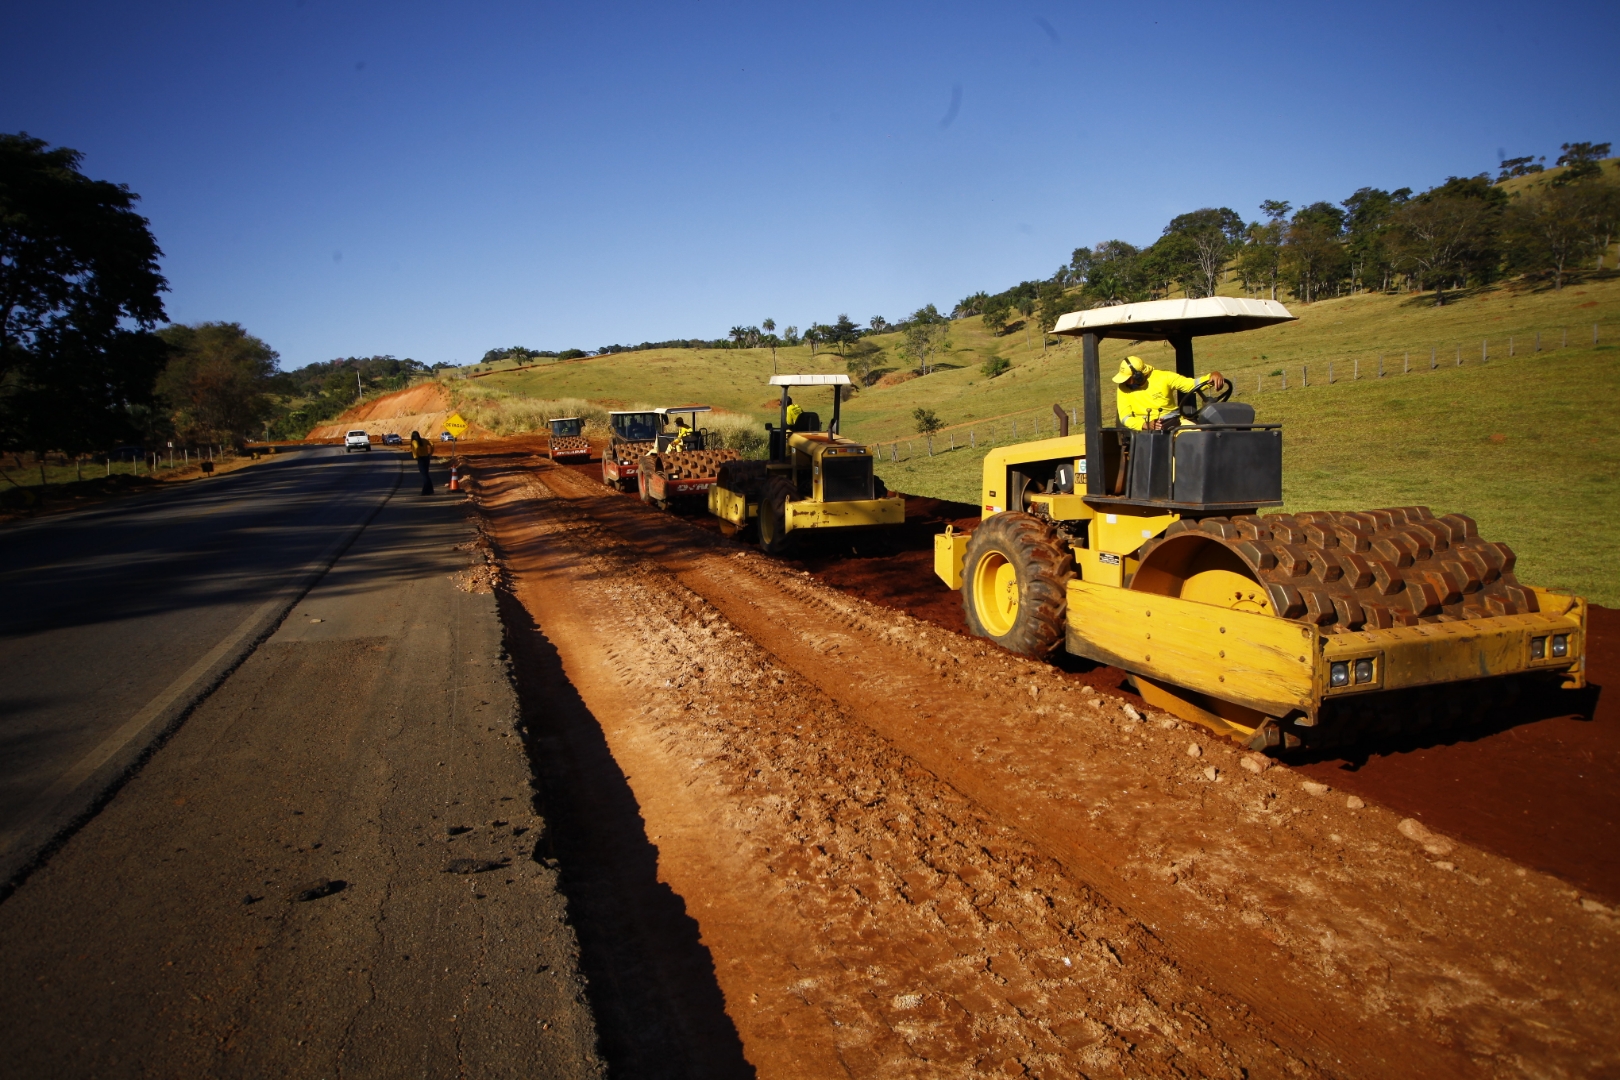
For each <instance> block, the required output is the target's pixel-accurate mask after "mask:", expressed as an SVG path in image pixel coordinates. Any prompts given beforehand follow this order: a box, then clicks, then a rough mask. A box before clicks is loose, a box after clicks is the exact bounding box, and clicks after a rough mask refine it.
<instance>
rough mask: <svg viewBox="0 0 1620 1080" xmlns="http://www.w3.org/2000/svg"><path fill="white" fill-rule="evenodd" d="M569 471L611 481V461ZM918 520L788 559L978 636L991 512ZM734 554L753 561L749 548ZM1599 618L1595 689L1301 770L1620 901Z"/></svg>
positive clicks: (1606, 627)
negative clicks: (940, 563) (941, 560)
mask: <svg viewBox="0 0 1620 1080" xmlns="http://www.w3.org/2000/svg"><path fill="white" fill-rule="evenodd" d="M539 445H540V446H543V445H544V444H543V443H540V444H539ZM523 448H524V449H528V448H529V446H528V445H525V446H524V447H523ZM537 448H538V447H537ZM569 468H570V470H571V471H573V472H575V473H577V474H579V475H581V476H584V477H588V478H591V479H596V480H599V479H600V477H601V465H600V464H599V463H598V462H591V463H589V464H579V465H573V466H569ZM627 498H632V499H633V498H634V496H633V495H631V496H627ZM675 513H676V514H677V515H678V516H680V517H682V518H683V519H684V520H686V521H687V522H688V523H690V524H691V525H694V526H696V527H698V528H701V529H703V530H705V531H710V532H713V533H715V534H716V536H718V535H719V523H718V522H717V521H716V519H714V518H711V517H709V516H708V515H707V514H706V513H703V511H702V507H701V504H694V505H693V506H691V507H686V508H678V509H677V510H676V511H675ZM906 517H907V521H906V525H905V526H904V527H903V528H901V529H897V530H893V531H892V532H891V533H889V534H888V535H886V536H885V537H883V538H882V540H881V541H879V542H875V543H872V544H871V545H870V546H864V545H863V544H861V543H859V542H857V543H856V544H855V545H853V550H852V549H851V547H850V546H844V545H834V544H832V543H825V542H824V543H822V544H820V545H819V546H817V547H814V548H811V549H810V550H806V551H803V552H800V553H799V554H798V555H797V557H795V558H793V559H788V560H783V561H784V562H785V564H786V565H789V566H792V567H794V568H796V569H799V570H802V571H804V572H806V573H808V574H809V575H810V576H811V577H813V578H815V579H816V580H818V581H820V582H823V583H825V584H827V585H830V586H832V587H833V588H836V589H839V590H841V591H843V592H847V593H850V594H851V595H854V596H859V597H861V598H863V599H865V600H868V601H870V602H872V603H876V604H882V605H884V606H885V607H890V608H893V609H895V610H898V611H903V612H905V613H906V614H908V615H911V616H913V617H914V618H918V619H921V620H923V621H925V622H928V623H932V624H933V625H935V626H938V627H940V628H942V629H946V630H952V631H955V632H957V633H961V634H965V633H967V625H966V623H965V621H964V620H963V617H962V600H961V594H959V593H957V592H955V591H954V590H951V589H948V588H946V587H945V585H944V583H943V582H941V581H940V580H939V579H938V578H936V577H935V576H934V569H933V537H934V534H936V533H938V532H940V531H941V530H943V529H944V527H945V526H946V525H947V524H952V525H955V526H956V528H958V529H961V530H966V529H971V528H972V527H973V526H974V525H975V524H976V523H977V522H978V520H979V519H978V508H977V507H975V506H971V505H967V504H964V503H953V502H945V501H941V500H938V499H928V498H919V497H915V496H911V497H908V498H907V500H906ZM723 542H724V543H726V544H732V545H735V546H736V547H737V548H738V549H739V550H741V549H744V548H746V547H747V546H748V545H746V544H744V543H742V542H740V541H735V540H725V541H723ZM1590 610H1591V622H1590V630H1589V636H1588V641H1587V664H1588V670H1589V676H1588V678H1589V682H1590V683H1591V685H1590V686H1589V687H1588V688H1587V689H1586V690H1583V691H1573V692H1572V691H1561V690H1557V689H1553V688H1549V687H1546V686H1545V685H1542V686H1539V687H1537V686H1534V685H1532V686H1530V687H1529V690H1528V692H1527V693H1525V694H1523V695H1521V696H1520V697H1519V698H1518V700H1517V701H1515V702H1513V704H1512V705H1511V706H1506V707H1503V708H1499V709H1497V710H1496V711H1495V712H1493V713H1492V714H1490V715H1489V716H1487V717H1486V718H1485V719H1484V721H1483V722H1482V723H1481V724H1480V725H1479V726H1478V727H1476V728H1473V729H1471V730H1468V731H1464V732H1449V733H1444V734H1433V733H1431V734H1428V735H1426V736H1424V737H1420V738H1414V739H1411V740H1405V741H1402V740H1388V739H1384V740H1382V741H1374V740H1368V741H1366V742H1364V743H1363V744H1361V745H1359V746H1356V747H1352V748H1349V749H1345V748H1337V749H1335V750H1332V751H1326V752H1318V753H1316V754H1314V755H1298V754H1296V755H1294V756H1293V757H1291V759H1290V764H1292V765H1293V766H1294V767H1296V768H1297V769H1299V770H1300V771H1301V772H1303V773H1305V774H1307V775H1309V776H1311V777H1313V778H1315V779H1317V780H1319V781H1321V782H1323V783H1328V784H1332V785H1333V786H1334V787H1336V788H1340V789H1342V790H1344V791H1346V792H1350V793H1354V794H1356V795H1359V796H1361V797H1362V798H1364V799H1367V800H1372V801H1376V802H1378V803H1381V804H1382V805H1385V806H1388V807H1390V808H1391V809H1393V810H1397V811H1399V812H1401V813H1402V814H1403V815H1407V816H1410V817H1413V818H1416V819H1418V820H1420V821H1422V822H1423V823H1425V824H1426V825H1428V826H1430V827H1432V828H1435V829H1438V830H1443V831H1444V832H1446V833H1448V834H1450V835H1452V836H1456V837H1459V838H1461V839H1464V840H1467V841H1468V842H1469V843H1472V844H1477V845H1479V846H1480V847H1482V848H1486V849H1488V850H1490V851H1494V852H1496V853H1498V854H1500V855H1503V856H1505V857H1507V858H1509V859H1512V860H1514V861H1515V862H1518V863H1521V864H1523V865H1525V866H1530V867H1534V868H1536V869H1538V870H1543V871H1546V872H1548V873H1551V874H1556V875H1557V876H1559V877H1561V878H1563V879H1564V880H1566V881H1568V882H1569V883H1570V884H1572V885H1574V886H1576V887H1578V888H1580V889H1582V890H1585V891H1587V892H1590V893H1593V894H1595V895H1599V896H1602V897H1604V898H1606V899H1608V900H1610V901H1614V902H1620V844H1616V843H1614V842H1613V837H1615V836H1616V835H1620V611H1615V610H1612V609H1609V608H1603V607H1597V606H1593V607H1592V608H1591V609H1590ZM1053 662H1054V664H1055V665H1056V666H1057V667H1059V668H1060V669H1061V670H1062V671H1063V672H1064V674H1065V675H1066V677H1067V678H1069V679H1070V680H1073V681H1075V682H1078V683H1082V684H1085V685H1089V686H1092V687H1094V688H1096V689H1098V690H1100V691H1103V692H1105V693H1109V694H1112V695H1116V696H1118V697H1121V698H1123V699H1125V700H1127V701H1130V702H1132V703H1133V704H1134V705H1136V706H1137V707H1139V708H1140V707H1143V706H1142V703H1141V699H1140V698H1138V697H1137V696H1136V695H1135V694H1134V693H1132V692H1131V690H1130V689H1129V688H1128V687H1127V686H1126V685H1125V673H1124V672H1121V671H1118V670H1116V669H1114V668H1109V667H1101V666H1095V665H1092V664H1090V663H1089V662H1086V661H1082V660H1079V659H1078V658H1075V657H1069V656H1061V655H1060V656H1058V657H1055V658H1054V660H1053ZM1606 687H1607V688H1610V689H1608V690H1607V691H1606V690H1605V688H1606Z"/></svg>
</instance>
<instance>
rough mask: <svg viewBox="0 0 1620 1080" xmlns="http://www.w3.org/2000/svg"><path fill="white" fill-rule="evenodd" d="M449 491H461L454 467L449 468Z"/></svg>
mask: <svg viewBox="0 0 1620 1080" xmlns="http://www.w3.org/2000/svg"><path fill="white" fill-rule="evenodd" d="M450 490H451V491H460V490H461V483H460V481H458V480H457V479H456V467H455V466H454V465H452V466H450Z"/></svg>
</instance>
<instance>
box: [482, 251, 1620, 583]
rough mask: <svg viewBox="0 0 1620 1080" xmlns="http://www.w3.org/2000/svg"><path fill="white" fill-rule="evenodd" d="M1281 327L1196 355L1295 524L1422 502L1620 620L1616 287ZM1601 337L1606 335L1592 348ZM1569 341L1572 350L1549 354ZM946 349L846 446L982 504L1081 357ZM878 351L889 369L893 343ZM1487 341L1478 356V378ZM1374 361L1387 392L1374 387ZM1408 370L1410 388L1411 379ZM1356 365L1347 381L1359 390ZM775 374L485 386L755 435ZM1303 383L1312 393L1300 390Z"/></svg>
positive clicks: (740, 371)
mask: <svg viewBox="0 0 1620 1080" xmlns="http://www.w3.org/2000/svg"><path fill="white" fill-rule="evenodd" d="M1223 291H1224V290H1223ZM1290 310H1291V311H1293V313H1294V314H1296V315H1298V316H1299V320H1298V321H1297V322H1294V323H1290V324H1288V325H1286V326H1282V327H1274V328H1271V329H1267V330H1260V331H1254V332H1251V333H1247V334H1239V335H1233V336H1231V337H1216V338H1205V339H1202V340H1200V342H1199V343H1198V345H1197V348H1198V350H1199V351H1198V355H1199V361H1198V366H1199V370H1200V372H1203V371H1207V370H1209V369H1210V368H1219V369H1221V370H1222V371H1223V372H1225V373H1226V374H1228V375H1229V376H1231V377H1232V378H1233V380H1234V382H1235V383H1236V385H1237V388H1238V389H1237V396H1238V397H1239V398H1240V399H1243V400H1247V401H1250V402H1252V403H1253V404H1254V405H1255V406H1256V408H1257V410H1258V411H1259V413H1260V416H1261V418H1262V419H1264V420H1268V421H1278V422H1281V423H1283V424H1285V425H1286V429H1285V431H1286V434H1285V436H1284V446H1285V451H1284V453H1285V488H1284V495H1285V497H1286V499H1287V508H1288V509H1290V510H1305V509H1313V508H1317V509H1354V508H1358V507H1361V508H1366V507H1375V506H1392V505H1406V504H1413V503H1420V504H1425V505H1428V506H1431V507H1432V508H1434V509H1435V510H1436V511H1437V512H1446V511H1462V512H1464V513H1468V514H1470V515H1472V516H1473V517H1475V518H1476V519H1477V520H1478V521H1479V523H1480V528H1481V531H1482V532H1483V533H1484V534H1485V535H1486V536H1488V537H1489V538H1491V539H1493V540H1502V541H1505V542H1506V543H1508V544H1509V545H1511V546H1512V547H1513V548H1514V550H1515V551H1517V552H1518V553H1519V556H1520V570H1521V573H1522V576H1523V578H1524V580H1526V581H1530V582H1534V583H1536V584H1541V585H1548V586H1555V587H1565V588H1572V589H1576V590H1578V591H1580V592H1581V593H1582V594H1584V595H1586V596H1588V597H1590V598H1591V599H1593V600H1595V601H1597V602H1600V603H1604V604H1606V605H1611V606H1620V544H1617V543H1616V542H1615V541H1614V540H1613V538H1612V535H1611V534H1610V533H1609V532H1608V529H1607V525H1608V523H1609V522H1610V521H1614V520H1620V479H1617V478H1616V477H1615V475H1614V473H1615V471H1616V466H1617V465H1620V435H1617V434H1616V433H1615V431H1614V424H1613V422H1612V421H1611V420H1610V419H1609V418H1607V417H1606V416H1603V415H1601V413H1602V412H1603V411H1604V410H1605V406H1606V404H1607V400H1608V398H1609V397H1610V396H1612V395H1614V394H1616V393H1620V348H1617V346H1620V275H1614V274H1611V275H1605V276H1604V277H1602V278H1600V279H1594V278H1591V277H1588V279H1587V280H1584V281H1581V282H1579V283H1576V284H1573V285H1569V286H1566V287H1565V288H1564V289H1563V290H1561V291H1557V292H1554V291H1552V290H1550V289H1533V288H1528V287H1523V286H1499V287H1493V288H1487V289H1480V290H1475V291H1472V292H1466V293H1459V294H1453V297H1452V299H1450V300H1449V301H1448V302H1447V304H1446V305H1445V306H1444V307H1440V308H1436V307H1434V306H1433V296H1432V294H1423V295H1420V296H1384V295H1370V296H1354V297H1344V298H1340V299H1334V300H1325V301H1320V302H1318V303H1315V304H1310V305H1302V304H1291V305H1290ZM1594 323H1596V324H1598V325H1599V327H1600V331H1599V332H1600V341H1599V344H1598V345H1596V346H1593V345H1592V326H1593V324H1594ZM1565 328H1567V330H1568V342H1569V344H1568V347H1567V348H1566V347H1561V346H1562V342H1563V340H1564V331H1565ZM1538 331H1539V332H1540V335H1541V351H1540V352H1537V351H1535V335H1536V333H1537V332H1538ZM952 337H953V348H952V350H951V352H950V353H949V354H947V355H946V356H945V357H944V358H943V361H942V364H941V367H940V369H939V370H937V371H935V372H934V373H932V374H929V375H926V376H923V377H920V378H914V379H910V380H907V381H905V382H901V383H898V384H896V385H893V386H887V387H873V388H870V389H866V390H863V391H861V392H860V393H859V394H858V395H857V396H856V397H855V398H854V400H852V401H850V402H848V403H847V404H846V405H845V407H844V408H845V418H846V420H845V431H846V433H848V434H850V435H852V436H854V437H856V438H860V439H864V440H868V441H871V442H875V443H876V442H881V443H885V444H889V443H892V441H893V440H897V439H898V440H901V445H900V453H901V456H902V458H903V459H904V460H901V461H900V462H892V461H888V460H887V458H886V460H885V464H884V465H883V466H882V467H881V469H880V473H881V475H882V476H883V477H884V479H885V480H886V481H887V482H888V483H889V484H890V486H892V487H894V488H896V489H898V490H903V491H908V492H912V493H914V494H920V495H932V496H936V497H941V498H952V499H958V500H961V501H964V502H970V503H971V502H976V501H977V499H978V487H979V483H978V475H979V467H980V466H979V462H980V460H981V459H982V457H983V449H984V447H985V446H986V445H988V444H989V443H990V442H991V441H994V442H995V443H997V444H1002V443H1007V442H1011V441H1014V440H1013V438H1012V435H1011V423H1012V421H1013V420H1015V419H1016V420H1017V421H1018V424H1019V437H1018V441H1023V440H1027V439H1028V438H1030V437H1031V434H1032V433H1031V431H1030V425H1031V423H1032V422H1033V421H1035V420H1037V419H1039V422H1040V425H1041V432H1042V433H1043V434H1044V433H1049V432H1050V430H1051V422H1052V418H1051V406H1052V404H1053V403H1054V402H1059V403H1061V404H1063V405H1064V406H1065V407H1076V406H1078V405H1079V403H1080V402H1079V390H1080V370H1079V369H1080V357H1079V352H1080V348H1079V344H1078V342H1064V343H1062V344H1059V345H1049V346H1048V348H1047V351H1046V353H1045V354H1044V355H1043V354H1042V353H1041V349H1040V345H1039V337H1038V335H1031V336H1030V338H1029V339H1028V340H1027V341H1026V338H1025V334H1024V331H1023V329H1022V328H1021V327H1017V326H1016V325H1015V327H1014V328H1013V329H1012V330H1011V331H1010V332H1008V333H1007V334H1005V335H1003V336H1000V337H993V336H992V335H990V334H989V333H988V332H987V331H985V330H984V328H983V326H982V325H981V323H980V320H979V319H977V318H970V319H964V320H960V321H958V322H957V323H956V324H954V325H953V327H952ZM1510 337H1511V338H1512V349H1513V355H1512V356H1511V357H1510V356H1509V355H1508V350H1509V338H1510ZM872 340H874V341H875V342H876V343H877V344H878V345H880V346H882V347H884V348H885V349H886V350H888V351H889V353H890V354H891V355H892V351H893V348H894V346H895V345H897V344H898V341H899V338H898V335H884V336H881V337H877V338H874V339H872ZM1482 341H1483V342H1486V343H1487V345H1488V350H1489V351H1488V360H1487V361H1484V362H1482V359H1481V343H1482ZM1431 350H1432V351H1433V355H1434V356H1435V359H1436V362H1437V367H1436V368H1435V369H1434V370H1430V367H1429V364H1430V356H1431ZM1459 350H1460V353H1461V356H1462V360H1463V363H1462V365H1461V366H1460V367H1459V366H1458V365H1457V362H1456V361H1457V356H1458V353H1459ZM1127 352H1130V353H1135V354H1138V355H1141V356H1143V357H1144V358H1146V359H1147V360H1148V361H1149V362H1150V363H1154V364H1164V365H1166V366H1168V365H1170V364H1171V363H1173V359H1172V357H1171V355H1170V350H1169V349H1168V348H1167V347H1165V346H1163V345H1160V344H1156V343H1142V344H1139V345H1135V346H1128V345H1126V344H1125V343H1116V342H1108V343H1105V344H1104V346H1103V349H1102V361H1103V365H1104V369H1105V371H1107V370H1111V369H1112V368H1113V367H1114V366H1115V365H1117V364H1118V362H1119V360H1120V358H1121V357H1123V356H1124V355H1126V353H1127ZM1380 353H1381V354H1383V357H1384V370H1385V376H1384V377H1383V378H1382V379H1380V378H1377V377H1376V371H1377V363H1378V357H1379V354H1380ZM1408 354H1409V355H1410V369H1411V370H1410V373H1404V372H1403V368H1404V365H1405V362H1406V359H1407V355H1408ZM992 355H994V356H1001V357H1004V358H1006V359H1007V360H1008V361H1010V362H1011V364H1012V369H1011V370H1010V371H1008V372H1007V373H1006V374H1003V375H1001V376H999V377H997V378H994V379H986V378H985V377H984V376H983V375H982V374H980V372H979V365H980V364H982V363H983V362H984V360H985V358H987V357H989V356H992ZM1329 361H1331V362H1332V364H1333V379H1334V381H1333V383H1332V385H1328V384H1327V376H1328V367H1327V365H1328V363H1329ZM1357 361H1359V364H1360V376H1361V377H1360V378H1359V379H1356V378H1353V377H1352V376H1353V371H1354V365H1355V364H1356V362H1357ZM777 366H778V370H781V371H784V372H788V371H821V372H829V371H839V370H842V361H841V359H840V358H839V357H838V356H837V355H836V354H833V353H829V352H827V351H825V350H823V351H822V352H821V353H820V355H818V356H817V357H816V358H815V359H814V360H812V359H811V358H810V355H809V350H808V349H807V348H802V347H801V348H795V349H781V350H778V358H777ZM883 366H884V367H895V368H898V367H900V366H901V365H900V364H899V363H898V362H896V361H890V362H887V363H885V364H884V365H883ZM1302 369H1305V370H1302ZM1279 370H1281V371H1284V372H1286V373H1287V377H1288V389H1287V390H1283V389H1282V381H1283V380H1282V378H1281V377H1279V376H1277V375H1274V374H1272V373H1273V372H1276V371H1279ZM770 372H771V357H770V352H769V350H765V349H755V350H718V351H688V350H667V351H657V352H646V353H625V354H618V355H615V356H608V357H601V358H593V359H589V360H580V361H572V362H567V363H558V364H551V365H548V366H546V367H540V368H532V369H530V370H527V371H523V372H515V373H511V374H507V373H497V374H492V375H490V376H488V377H486V378H484V379H480V380H478V381H479V382H480V383H486V384H497V385H499V386H500V388H501V389H503V390H506V391H509V392H512V393H516V394H521V395H528V396H534V397H564V396H569V397H583V398H590V399H592V400H596V401H601V402H604V403H615V404H617V403H619V402H628V401H643V400H648V399H654V400H656V401H657V402H658V403H669V404H675V403H679V402H686V401H699V402H705V403H708V404H713V405H716V406H719V407H721V408H724V409H728V410H732V411H735V412H743V413H750V414H752V415H753V416H755V417H756V418H757V419H759V420H762V421H763V420H766V419H771V418H774V415H775V409H774V408H771V407H769V406H768V405H767V404H766V403H767V402H769V401H772V400H774V394H773V393H772V390H771V388H770V387H768V386H767V385H766V379H767V378H768V377H769V375H770ZM1307 372H1308V376H1309V385H1308V386H1302V385H1301V384H1302V382H1303V381H1304V379H1303V378H1302V376H1303V375H1305V374H1307ZM1257 387H1260V388H1259V389H1257ZM825 397H827V395H826V394H825V393H824V392H819V391H818V392H817V393H816V394H815V395H813V396H809V397H808V398H807V400H804V401H803V402H801V403H802V404H805V405H806V406H807V407H809V408H813V409H817V410H818V411H820V412H822V414H823V416H824V417H825V415H826V414H827V411H828V402H827V401H825V400H821V399H823V398H825ZM919 406H922V407H926V408H931V409H934V410H935V411H936V412H937V413H938V415H939V416H940V418H941V419H943V420H944V421H945V422H946V424H947V425H948V426H947V428H946V429H945V430H944V431H943V432H941V433H940V434H939V435H936V436H935V447H936V450H939V449H940V448H942V447H944V446H947V445H949V442H950V440H951V439H952V438H954V439H955V440H956V442H957V443H958V444H959V445H965V444H966V443H967V441H968V437H969V432H972V434H973V438H974V439H975V440H976V441H977V442H978V444H979V450H978V451H972V450H967V449H959V450H957V451H955V452H941V453H937V454H936V456H934V457H932V458H930V457H929V456H928V455H927V452H926V449H925V444H924V443H923V442H922V440H921V439H919V438H918V437H917V436H915V435H914V434H912V432H913V430H914V426H913V423H912V419H911V411H912V410H913V409H914V408H917V407H919ZM1103 411H1104V416H1105V418H1107V420H1108V422H1110V423H1112V422H1113V420H1112V417H1113V402H1112V395H1109V394H1105V395H1104V405H1103ZM908 438H909V439H911V440H912V449H911V451H910V453H909V454H908V453H907V450H906V446H905V443H904V440H906V439H908ZM886 450H887V447H886Z"/></svg>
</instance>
